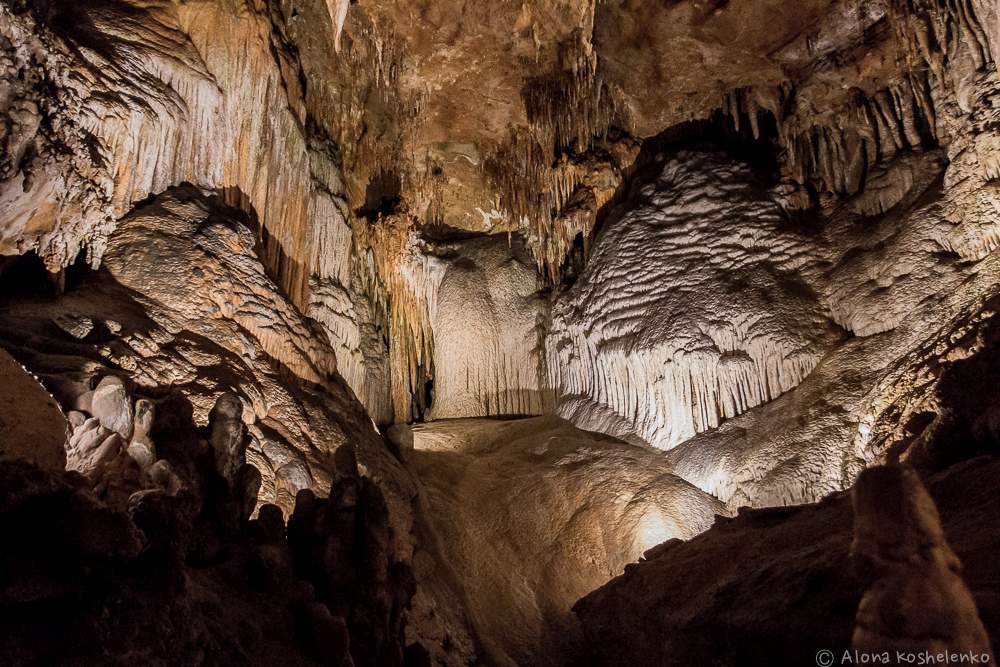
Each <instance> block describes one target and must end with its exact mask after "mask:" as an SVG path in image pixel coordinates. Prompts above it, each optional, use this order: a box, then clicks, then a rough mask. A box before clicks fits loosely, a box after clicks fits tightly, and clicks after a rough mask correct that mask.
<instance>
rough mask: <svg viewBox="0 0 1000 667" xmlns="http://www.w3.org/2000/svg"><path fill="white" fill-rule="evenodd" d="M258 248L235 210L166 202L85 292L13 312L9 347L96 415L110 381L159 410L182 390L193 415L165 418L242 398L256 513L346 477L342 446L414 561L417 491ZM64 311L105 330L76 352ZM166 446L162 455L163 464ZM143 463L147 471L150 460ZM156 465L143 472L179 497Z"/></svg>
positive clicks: (117, 242) (2, 324) (183, 197)
mask: <svg viewBox="0 0 1000 667" xmlns="http://www.w3.org/2000/svg"><path fill="white" fill-rule="evenodd" d="M254 248H255V243H254V237H253V234H252V232H251V231H250V229H249V227H247V225H246V223H245V221H244V220H243V218H242V216H241V215H240V214H238V213H237V212H236V211H234V210H232V209H229V208H226V207H224V206H222V205H221V202H220V201H219V200H218V199H217V198H213V197H209V196H206V195H204V194H202V193H200V192H198V191H196V190H193V189H190V188H186V189H178V190H174V191H171V192H169V193H166V194H164V195H161V196H160V197H158V198H157V199H156V200H154V201H153V202H151V203H150V204H148V205H147V206H145V207H143V208H142V209H140V210H138V211H136V212H135V213H134V214H133V215H131V216H129V217H128V218H127V219H126V220H124V221H122V223H121V225H120V226H119V229H118V231H117V232H116V234H115V235H114V236H113V237H112V239H111V242H110V244H109V247H108V252H107V254H106V256H105V262H106V263H105V268H104V269H102V270H101V271H100V272H96V273H88V274H87V275H86V276H84V278H83V284H82V285H81V286H78V287H76V288H73V289H70V290H69V291H68V292H67V293H66V294H64V295H62V296H61V297H59V298H58V299H56V300H46V299H26V300H18V301H15V302H11V303H9V304H7V306H6V307H5V309H4V311H3V314H2V316H0V332H2V333H0V338H2V339H3V345H4V347H6V348H8V349H10V350H12V351H13V352H14V353H15V356H17V357H18V358H19V359H21V361H22V362H24V363H27V364H28V365H29V366H31V367H32V368H34V369H35V371H36V372H37V373H39V375H40V376H42V378H43V381H44V382H45V383H46V386H48V387H49V388H50V389H51V390H52V391H53V392H54V393H55V394H56V396H57V398H58V399H59V400H60V401H61V402H63V404H65V405H68V406H70V407H73V406H78V407H79V408H82V409H83V410H84V411H85V412H87V413H88V414H89V413H90V410H91V409H92V407H93V405H92V404H93V397H94V395H95V393H96V392H92V391H91V387H93V386H94V385H95V384H97V381H98V380H100V379H101V378H103V377H105V376H108V375H116V376H118V377H120V378H121V379H122V380H126V381H127V384H128V385H129V386H130V387H131V388H132V392H134V393H133V395H136V396H139V397H141V398H150V399H153V400H154V401H155V402H157V403H160V402H162V400H163V395H164V393H169V392H174V394H175V395H176V398H175V399H173V400H179V401H181V402H182V403H185V404H186V407H183V406H182V407H180V408H179V407H178V406H176V405H173V406H172V407H170V408H169V409H167V412H166V413H165V414H167V415H168V416H167V417H166V418H168V419H173V417H170V416H169V415H173V414H176V413H177V412H178V410H180V409H187V410H189V411H190V412H191V413H192V416H193V418H194V419H195V421H196V422H197V423H198V424H200V425H205V424H207V423H208V422H209V415H210V413H211V411H212V409H213V407H214V406H215V404H216V400H217V399H218V397H219V396H220V395H222V394H223V393H225V392H229V391H232V392H235V393H236V394H238V395H239V397H240V398H239V401H238V403H239V405H238V406H237V405H236V404H232V405H230V406H229V407H228V408H227V410H228V411H229V412H232V411H233V410H236V411H237V415H236V417H235V419H237V420H239V422H241V424H243V425H244V426H245V429H246V432H247V434H248V436H249V443H248V445H247V454H246V456H247V459H248V461H249V462H250V463H251V464H252V466H253V467H254V468H256V469H257V470H259V471H260V473H261V477H262V479H261V480H260V483H261V493H260V499H259V502H260V503H265V502H275V501H277V502H280V504H281V505H282V507H283V509H284V510H285V511H286V512H289V511H291V509H292V505H293V504H294V495H295V493H296V492H297V491H298V490H300V489H301V488H314V487H317V486H318V487H320V488H322V487H323V486H325V485H328V484H329V483H330V482H331V480H332V479H333V478H334V477H336V476H337V474H338V473H337V472H336V469H337V466H336V463H335V460H334V459H335V456H336V453H337V451H338V450H339V449H340V448H342V447H354V448H356V449H357V450H358V455H357V457H358V460H359V461H360V462H361V464H362V465H363V466H364V468H365V471H366V473H367V474H369V475H370V476H372V477H373V478H375V479H377V480H379V482H380V483H384V484H386V487H385V488H386V495H387V498H388V502H389V503H390V505H391V506H392V508H393V513H392V516H393V520H394V521H401V522H402V523H401V524H399V525H397V528H398V532H399V533H400V535H401V537H400V540H399V541H398V543H397V544H398V545H399V547H400V548H401V549H403V550H405V549H406V548H407V542H406V536H407V535H408V532H409V531H408V529H407V528H406V527H405V526H406V523H407V521H408V518H407V517H408V516H409V507H408V503H409V500H408V499H409V498H410V496H411V495H412V493H413V491H412V488H411V482H410V481H409V478H408V477H407V475H406V474H405V473H404V472H403V471H402V470H401V469H400V467H399V464H398V463H397V462H396V461H394V460H393V458H392V456H391V455H390V454H389V452H388V451H387V450H386V448H385V445H384V442H383V441H382V440H381V438H379V436H378V434H377V433H376V432H375V430H374V428H373V426H372V422H371V419H370V418H369V417H368V416H367V415H365V414H364V411H363V409H362V408H361V406H360V405H359V404H358V403H357V402H356V401H355V399H354V397H353V396H352V394H351V392H350V390H349V389H348V388H347V387H346V386H345V385H344V384H343V382H342V381H341V380H340V379H339V378H338V377H337V376H336V375H335V372H334V368H335V353H334V351H333V349H332V347H331V346H330V345H329V343H327V337H326V335H325V333H323V332H322V331H321V330H320V329H319V327H318V326H317V325H316V324H315V323H311V322H309V321H308V320H306V319H305V318H303V317H302V316H301V315H299V313H298V311H297V310H296V309H295V308H294V307H293V306H292V305H291V304H290V303H289V301H288V300H287V299H286V298H285V297H284V296H283V295H282V294H281V291H280V289H279V288H278V286H277V285H276V284H275V283H274V281H272V280H271V279H270V278H268V277H267V273H266V271H265V269H264V266H263V264H262V263H261V262H260V261H259V260H258V259H256V256H255V255H254ZM65 312H71V313H76V314H77V315H78V316H84V317H87V318H89V319H90V320H92V321H93V322H95V323H98V322H99V323H101V324H100V326H95V330H94V331H93V332H91V333H90V334H88V336H86V337H85V338H84V339H83V340H79V339H77V338H75V337H73V336H72V335H71V334H68V333H65V332H64V331H63V330H62V329H60V328H58V327H55V326H53V325H51V324H50V322H51V320H52V319H53V318H54V316H55V315H56V314H59V313H65ZM111 322H114V324H113V325H112V324H109V323H111ZM133 400H134V399H133ZM133 406H134V404H130V405H129V409H130V410H131V411H132V412H133V413H138V412H139V410H138V409H137V408H135V407H133ZM160 412H162V409H161V406H160V405H158V406H157V413H160ZM227 414H228V413H227ZM94 421H95V423H97V420H94ZM229 421H230V422H232V421H233V420H232V419H230V420H229ZM233 425H235V423H233ZM98 426H99V424H98ZM100 428H104V427H100ZM130 428H132V429H134V428H135V427H134V426H132V425H131V424H130ZM93 430H95V429H94V428H93V427H90V428H88V431H93ZM81 437H82V435H81ZM87 437H88V438H97V435H90V436H87ZM134 438H135V434H134V433H133V439H134ZM105 439H106V438H104V439H102V442H103V440H105ZM151 441H154V442H155V435H153V436H152V437H151ZM97 445H98V446H99V445H100V443H97ZM159 445H160V443H156V447H155V448H154V449H153V451H154V452H155V455H156V456H158V457H160V458H162V456H163V454H162V452H161V451H160V449H161V447H160V446H159ZM121 447H123V448H125V450H127V449H128V448H129V441H127V440H126V441H123V442H122V443H121ZM143 447H144V448H145V444H144V445H143ZM137 453H138V456H136V457H135V458H136V459H137V460H147V459H148V458H149V456H148V454H149V453H150V452H137ZM123 456H124V457H125V458H127V456H125V455H124V453H123ZM116 460H118V459H116ZM157 466H159V463H158V462H154V464H153V466H151V468H150V471H149V473H148V474H149V475H152V476H155V477H156V478H157V479H160V480H162V483H161V486H169V487H173V486H176V484H174V483H173V482H172V481H171V479H172V478H171V477H170V474H169V472H170V471H169V470H164V469H163V466H159V467H157ZM278 471H283V472H281V473H280V475H279V472H278ZM227 474H235V471H233V470H228V471H227ZM237 481H238V480H237Z"/></svg>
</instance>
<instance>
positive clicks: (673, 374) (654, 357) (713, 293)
mask: <svg viewBox="0 0 1000 667" xmlns="http://www.w3.org/2000/svg"><path fill="white" fill-rule="evenodd" d="M751 180H752V178H751V175H750V172H749V171H748V169H747V167H745V166H741V165H739V164H736V163H732V162H729V161H727V160H726V159H725V158H723V157H721V156H719V155H717V154H712V153H707V152H706V153H696V152H683V153H680V154H678V155H676V156H674V157H672V158H671V159H669V160H667V161H666V162H665V163H664V164H663V166H662V169H661V173H660V175H659V177H658V179H656V180H655V181H654V182H651V183H648V184H646V185H644V186H642V188H641V189H640V190H639V191H638V192H635V193H634V195H633V196H634V198H633V200H632V202H633V207H632V208H630V209H629V210H627V212H625V213H624V214H623V215H621V216H619V217H618V218H617V219H614V220H612V221H610V222H609V223H608V224H607V226H606V228H605V229H604V231H603V232H602V234H601V236H600V237H599V239H598V240H597V242H596V243H595V246H594V249H593V253H592V255H591V258H590V261H589V263H588V266H587V268H586V269H585V271H584V272H583V274H582V275H581V276H580V279H579V280H578V281H577V282H576V284H575V285H574V286H573V288H572V289H571V290H569V291H568V292H565V293H562V294H560V295H559V296H558V298H557V300H556V304H555V306H554V308H553V314H552V325H551V329H550V331H549V333H548V336H547V338H546V351H547V359H546V364H547V368H548V372H549V376H550V383H551V386H552V387H553V388H554V389H555V391H556V392H557V394H558V396H559V397H560V399H561V407H560V414H562V415H564V416H567V417H568V418H570V419H572V420H573V421H574V422H575V423H576V424H578V425H579V426H581V427H583V428H588V429H592V430H601V431H605V432H608V433H610V434H612V435H615V436H617V437H638V438H639V439H640V440H642V441H645V442H647V443H649V444H652V445H653V446H655V447H658V448H661V449H670V448H672V447H675V446H676V445H678V444H679V443H680V442H682V441H684V440H686V439H687V438H690V437H691V436H692V435H694V434H696V433H698V432H701V431H704V430H706V429H709V428H713V427H715V426H718V425H719V424H720V423H721V422H722V421H723V420H724V419H726V418H730V417H734V416H736V415H738V414H740V413H742V412H745V411H746V410H748V409H750V408H752V407H754V406H757V405H760V404H762V403H766V402H768V401H770V400H772V399H774V398H776V397H777V396H779V395H780V394H782V393H784V392H786V391H788V390H790V389H792V388H793V387H795V386H796V385H797V384H798V383H799V382H801V381H802V379H803V378H805V377H806V376H807V375H808V374H809V372H810V371H812V369H813V368H814V367H815V366H816V364H817V363H818V362H819V360H820V358H821V357H822V356H823V354H824V353H825V352H826V351H827V350H828V349H830V348H831V347H832V345H833V344H834V343H835V342H837V340H838V338H839V334H838V332H837V331H836V328H835V327H833V326H832V324H831V322H830V321H829V318H828V317H827V315H826V313H825V312H824V308H823V307H822V304H821V303H820V301H819V298H818V296H817V294H816V293H815V291H814V290H813V289H812V288H811V287H810V286H809V284H808V283H807V282H806V281H805V278H804V275H803V274H804V272H805V270H806V269H807V267H808V266H809V265H810V264H811V263H813V262H815V261H816V254H817V252H816V250H817V249H816V247H815V244H814V243H813V242H812V241H811V239H810V238H809V237H808V236H806V235H805V234H803V233H801V232H796V231H793V230H791V229H789V228H788V227H787V226H786V224H785V220H784V215H783V213H782V211H781V210H780V209H779V208H778V206H777V205H776V204H775V203H774V202H773V201H771V200H770V199H768V198H767V197H766V195H765V194H764V193H762V192H761V191H759V190H757V189H755V188H754V186H753V185H752V183H751Z"/></svg>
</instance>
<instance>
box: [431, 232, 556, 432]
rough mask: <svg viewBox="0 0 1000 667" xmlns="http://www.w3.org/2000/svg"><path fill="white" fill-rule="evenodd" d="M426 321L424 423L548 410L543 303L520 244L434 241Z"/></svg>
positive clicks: (488, 240)
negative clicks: (429, 377)
mask: <svg viewBox="0 0 1000 667" xmlns="http://www.w3.org/2000/svg"><path fill="white" fill-rule="evenodd" d="M435 253H436V254H437V255H438V256H440V257H441V258H442V260H443V261H444V263H445V267H446V268H445V272H444V277H443V278H442V279H441V283H440V285H438V287H437V294H436V296H435V300H434V301H435V304H436V307H435V309H434V313H433V314H432V317H431V330H432V332H433V336H434V357H433V360H434V365H433V369H434V378H433V379H434V389H433V392H434V393H433V399H434V400H433V403H432V409H431V411H430V415H429V418H430V419H442V418H451V417H485V416H498V415H536V414H541V413H543V412H545V411H547V410H549V409H550V408H551V405H552V397H551V392H550V391H549V390H548V378H547V377H546V375H545V373H544V358H543V356H544V355H543V344H542V336H543V333H544V330H543V327H544V322H545V319H546V317H547V310H548V304H547V302H546V300H545V299H544V297H543V294H542V293H541V290H542V288H543V285H542V282H541V280H540V278H539V277H538V274H537V273H536V271H535V269H534V267H533V266H532V262H531V259H530V257H529V256H528V253H527V249H526V248H525V247H524V246H523V244H522V242H521V241H520V239H517V240H516V242H515V243H513V244H512V242H511V241H510V240H509V239H508V238H506V237H496V236H494V237H488V238H485V239H474V240H469V241H460V242H453V243H443V244H439V245H438V246H437V247H436V248H435Z"/></svg>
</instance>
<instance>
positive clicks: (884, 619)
mask: <svg viewBox="0 0 1000 667" xmlns="http://www.w3.org/2000/svg"><path fill="white" fill-rule="evenodd" d="M852 495H853V499H854V543H853V544H852V545H851V558H852V559H853V561H854V566H855V568H856V570H857V572H858V574H859V576H861V577H863V578H870V579H872V585H871V586H870V587H869V588H868V590H867V591H866V592H865V594H864V597H862V598H861V605H860V606H859V608H858V615H857V618H856V619H855V622H854V636H853V638H852V640H851V646H852V648H854V649H856V650H858V651H860V652H863V653H868V654H879V653H884V652H886V651H888V652H889V653H890V655H891V656H893V657H895V656H897V655H899V654H904V655H906V656H909V655H912V654H924V653H929V654H931V655H941V654H963V653H965V654H969V655H970V656H971V655H975V656H982V655H992V654H993V652H992V649H991V648H990V640H989V638H988V637H987V635H986V629H985V628H983V623H982V621H980V620H979V613H978V612H977V610H976V603H975V601H974V600H973V598H972V595H971V594H970V593H969V589H968V588H967V587H966V585H965V582H963V581H962V578H961V576H960V573H961V568H962V565H961V563H960V562H959V560H958V556H956V555H955V552H953V551H952V550H951V548H950V547H949V546H948V543H947V541H946V540H945V535H944V531H943V530H942V528H941V521H940V518H939V517H938V512H937V508H936V507H935V506H934V501H933V500H931V497H930V496H929V495H928V494H927V490H926V489H924V486H923V484H921V483H920V478H919V477H917V474H916V472H914V470H913V469H912V468H907V467H903V466H880V467H877V468H871V469H869V470H866V471H865V472H863V473H861V476H860V477H859V478H858V482H857V484H856V485H855V486H854V490H853V494H852ZM908 662H909V660H908V659H906V658H903V659H895V661H894V662H893V664H908Z"/></svg>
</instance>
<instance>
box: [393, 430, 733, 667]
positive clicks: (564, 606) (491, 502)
mask: <svg viewBox="0 0 1000 667" xmlns="http://www.w3.org/2000/svg"><path fill="white" fill-rule="evenodd" d="M399 439H400V440H402V438H399ZM407 439H408V440H409V441H410V446H411V447H412V449H408V450H404V452H403V453H404V460H405V461H406V463H407V465H408V467H409V468H410V469H411V470H412V471H413V473H414V475H415V477H416V478H417V480H418V483H419V485H420V488H421V494H420V496H419V498H418V518H417V522H418V525H417V527H416V532H417V543H418V548H417V552H416V554H415V556H414V564H415V565H414V567H415V570H416V574H417V580H418V582H419V586H420V588H419V592H418V598H419V597H420V596H422V595H423V596H428V597H431V598H432V599H434V600H435V601H436V603H437V607H436V616H437V617H438V619H439V620H438V623H439V624H440V625H441V627H442V631H445V632H452V633H455V634H457V632H455V630H454V628H456V627H461V625H462V623H463V622H464V623H465V624H467V627H468V631H469V632H470V633H471V635H472V638H473V639H474V641H475V643H476V644H477V648H478V650H479V652H480V655H481V656H483V659H484V660H486V661H487V662H488V663H490V664H534V665H558V664H565V663H566V662H568V661H573V660H582V659H584V658H585V656H586V652H585V651H583V650H582V646H581V644H582V642H581V635H580V630H579V627H578V625H577V623H576V620H575V619H574V617H573V616H572V614H571V613H570V607H571V606H572V604H573V603H574V602H575V601H576V599H577V598H579V597H580V596H581V595H583V594H584V593H586V592H588V591H590V590H592V589H593V588H594V587H596V586H598V585H600V584H601V583H603V582H605V581H607V580H608V579H609V578H611V577H612V576H614V575H616V574H618V573H620V572H621V571H622V568H623V567H625V565H626V564H627V563H629V562H631V561H633V560H635V559H637V558H638V557H639V556H640V555H641V554H642V553H643V552H644V551H645V550H647V549H649V548H651V547H653V546H655V545H656V544H659V543H660V542H661V541H663V540H665V539H671V538H678V539H688V538H691V537H694V536H695V535H697V534H698V533H699V532H701V531H702V530H705V529H706V528H708V527H709V526H710V525H711V523H712V521H713V520H714V518H715V515H716V514H717V513H722V512H724V509H723V506H722V504H721V503H719V502H718V501H717V500H716V499H715V498H712V497H711V496H709V495H708V494H705V493H703V492H701V491H699V490H698V489H696V488H695V487H693V486H692V485H690V484H688V483H686V482H684V481H683V480H681V479H679V478H678V477H676V476H675V475H674V474H672V471H671V468H670V466H669V463H668V462H667V460H666V458H665V457H664V456H663V455H662V453H660V452H656V451H651V450H649V449H647V448H640V447H637V446H634V445H629V444H626V443H623V442H620V441H617V440H614V439H613V438H609V437H607V436H603V435H598V434H593V433H588V432H586V431H581V430H579V429H576V428H574V427H573V426H572V425H571V424H569V423H567V422H565V421H564V420H561V419H559V418H556V417H538V418H534V419H518V420H509V421H496V420H488V419H483V420H479V419H460V420H449V421H443V422H434V423H431V424H426V425H421V426H417V427H415V428H413V429H412V431H411V432H410V433H409V434H408V438H407ZM422 622H423V621H422ZM435 658H438V656H437V655H435ZM440 659H441V660H442V661H444V659H445V658H444V656H442V657H440Z"/></svg>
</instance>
